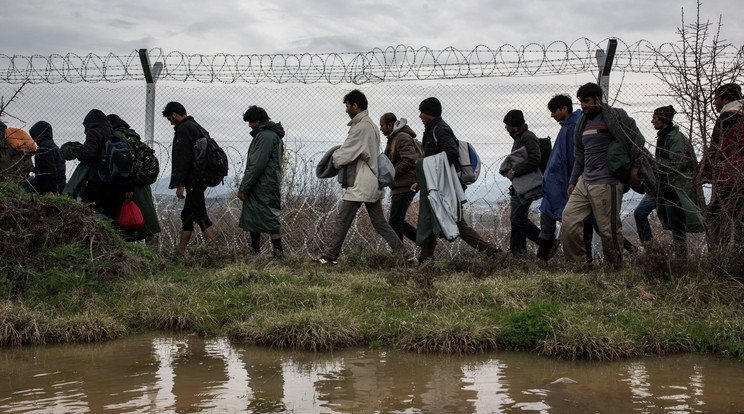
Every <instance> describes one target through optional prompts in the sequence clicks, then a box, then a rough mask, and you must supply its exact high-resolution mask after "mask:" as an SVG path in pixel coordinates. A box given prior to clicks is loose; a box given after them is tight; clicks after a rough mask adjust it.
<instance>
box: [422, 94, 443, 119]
mask: <svg viewBox="0 0 744 414" xmlns="http://www.w3.org/2000/svg"><path fill="white" fill-rule="evenodd" d="M419 112H420V113H419V118H421V122H423V123H424V125H426V124H428V123H429V122H431V121H432V120H434V119H436V118H439V117H440V116H442V103H441V102H439V99H437V98H435V97H433V96H432V97H430V98H426V99H424V100H423V101H421V103H420V104H419Z"/></svg>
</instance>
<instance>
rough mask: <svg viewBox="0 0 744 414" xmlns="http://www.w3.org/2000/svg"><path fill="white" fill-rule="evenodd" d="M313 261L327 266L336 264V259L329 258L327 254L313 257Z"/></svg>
mask: <svg viewBox="0 0 744 414" xmlns="http://www.w3.org/2000/svg"><path fill="white" fill-rule="evenodd" d="M312 262H313V263H317V264H321V265H328V266H336V265H337V264H338V261H337V260H336V259H331V258H330V257H328V256H325V255H324V256H320V258H318V259H313V260H312Z"/></svg>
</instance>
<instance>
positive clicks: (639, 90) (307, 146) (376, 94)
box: [0, 54, 685, 255]
mask: <svg viewBox="0 0 744 414" xmlns="http://www.w3.org/2000/svg"><path fill="white" fill-rule="evenodd" d="M564 56H565V57H564V60H566V63H564V64H563V65H558V66H556V64H555V61H554V60H551V62H553V63H551V65H550V67H549V68H548V69H549V70H547V73H546V71H545V70H541V69H540V68H537V69H535V70H532V71H531V72H528V73H526V74H521V75H517V76H513V75H514V74H515V73H516V70H515V71H512V72H508V71H507V72H506V73H505V74H503V75H501V74H496V75H494V73H493V71H491V72H489V73H488V75H484V76H483V77H477V76H473V75H472V73H473V71H472V70H471V72H470V74H471V75H468V76H463V77H462V78H461V79H455V78H454V77H453V78H448V77H447V76H446V75H447V72H446V71H445V72H442V73H441V74H439V75H436V76H434V75H432V76H430V77H431V79H430V80H406V79H405V78H403V80H401V79H400V77H397V78H396V79H394V80H393V81H384V80H380V79H375V81H374V82H372V81H368V80H365V81H363V82H349V80H350V78H344V77H343V76H340V79H341V80H338V79H335V78H334V80H333V81H331V80H328V79H326V80H325V81H323V80H322V79H323V78H322V77H321V78H319V80H316V81H314V82H312V83H299V82H297V83H292V84H289V83H283V82H280V81H277V80H272V79H271V78H270V77H264V78H262V79H261V80H259V81H257V82H255V83H250V82H246V81H242V82H239V81H234V82H225V81H219V80H218V79H216V78H214V77H213V78H212V80H211V81H205V80H204V79H197V78H195V77H194V76H192V77H188V76H187V77H185V78H184V79H183V80H178V79H176V78H175V77H174V76H166V77H165V78H163V79H162V80H161V81H159V82H158V83H157V92H156V100H155V102H156V104H155V108H156V111H157V112H156V118H155V123H154V137H153V138H154V143H153V147H154V149H155V151H156V153H157V155H158V158H159V160H160V163H161V172H160V177H159V179H158V181H157V182H156V183H155V184H153V185H152V192H153V195H154V198H155V202H156V204H157V210H158V212H159V218H160V223H161V227H162V232H161V233H160V235H159V248H160V249H173V248H174V247H175V246H176V245H177V244H178V234H179V232H180V224H181V223H180V215H179V214H180V211H181V208H182V203H183V201H182V200H178V199H177V198H176V197H175V190H172V189H168V183H169V179H170V169H171V162H170V157H171V143H172V139H173V127H172V126H171V125H170V124H169V123H168V121H167V120H165V119H164V118H162V117H161V116H160V110H162V108H163V107H164V106H165V104H166V103H167V102H168V101H178V102H181V103H183V104H184V106H185V107H186V109H187V111H188V113H189V115H192V116H194V118H195V119H196V120H197V121H198V122H199V123H200V124H201V125H202V126H204V127H205V128H206V129H207V130H209V131H210V134H211V136H212V137H213V138H215V139H216V140H217V142H218V143H219V144H220V145H221V146H222V147H223V148H224V149H225V151H226V152H227V154H228V157H229V159H230V174H229V176H228V177H227V179H226V181H225V185H223V186H219V187H215V188H210V189H209V190H208V191H207V197H208V201H207V203H208V208H209V214H210V218H211V219H212V221H213V222H214V223H215V230H216V234H217V236H218V238H219V240H220V241H221V242H222V243H224V244H225V245H226V246H241V245H243V244H244V243H245V242H246V241H245V235H244V234H243V233H242V231H241V230H240V229H239V228H238V227H237V222H238V217H239V215H240V207H241V205H240V201H239V200H238V199H237V197H236V189H237V184H238V183H239V181H240V179H241V177H242V173H243V167H242V166H243V163H244V162H245V158H246V155H247V151H248V147H249V145H250V140H251V138H250V135H249V132H250V128H249V127H248V125H247V123H244V122H243V120H242V114H243V112H244V111H245V110H246V109H247V108H248V106H249V105H258V106H261V107H263V108H265V109H266V110H267V112H268V114H269V116H270V117H271V118H272V120H274V121H277V122H281V123H282V125H283V126H284V128H285V130H286V132H287V135H286V137H285V138H284V141H285V145H286V162H285V169H284V186H283V191H282V198H283V200H282V232H283V239H284V242H285V245H286V247H285V249H287V251H288V252H289V253H291V254H317V253H318V252H321V251H323V250H325V243H326V242H327V241H329V240H330V234H329V232H330V229H331V227H332V222H333V220H334V217H335V213H336V209H337V207H338V205H339V201H340V198H341V195H342V194H343V193H342V190H341V188H340V186H339V185H338V184H337V183H336V182H335V180H319V179H317V178H316V177H315V165H316V163H317V161H318V160H319V159H320V157H321V156H322V155H323V154H324V153H325V152H326V151H327V150H328V149H329V148H330V147H332V146H334V145H337V144H340V143H341V142H343V140H344V139H345V138H346V135H347V132H348V126H347V123H348V121H349V118H348V116H347V114H346V113H345V106H344V104H343V102H342V98H343V96H344V95H345V94H346V93H347V92H348V91H350V90H351V89H355V88H358V89H360V90H361V91H362V92H364V93H365V94H366V95H367V98H368V100H369V108H368V110H369V114H370V116H371V118H372V119H373V120H374V121H377V120H378V119H379V117H380V116H381V115H382V114H383V113H385V112H393V113H395V114H396V115H397V116H398V117H399V118H400V117H403V118H407V119H408V121H409V124H410V125H411V127H412V128H413V129H414V131H416V132H417V133H418V134H422V133H423V125H422V124H421V122H420V120H419V119H418V114H419V111H418V105H419V103H420V102H421V100H423V99H424V98H427V97H429V96H436V97H438V98H439V100H440V101H441V102H442V107H443V113H442V117H443V118H444V119H445V120H446V121H447V122H448V123H449V124H450V126H452V128H453V130H454V132H455V134H456V136H457V137H458V138H459V139H462V140H466V141H469V142H471V143H472V144H473V145H474V146H475V148H476V149H477V150H478V152H479V155H480V157H481V159H482V162H483V168H482V172H481V176H480V179H479V180H478V182H477V183H476V184H474V185H472V186H470V187H469V188H468V190H467V196H468V204H466V208H465V214H466V219H467V220H468V221H469V222H470V223H471V224H472V226H473V228H475V229H476V230H477V231H479V232H481V233H482V234H483V235H484V236H485V237H486V238H487V239H489V240H490V241H491V242H493V243H495V244H496V245H499V246H502V247H505V246H508V238H509V232H510V226H509V202H508V199H509V195H508V187H509V184H510V183H509V181H508V180H507V179H506V178H504V177H502V176H500V175H499V174H498V168H499V165H500V164H501V162H502V161H503V159H504V157H505V156H506V155H508V153H509V152H510V149H511V145H512V139H511V137H510V136H509V135H508V133H507V132H506V131H505V129H504V124H503V121H502V120H503V117H504V115H505V114H506V113H507V112H508V111H509V110H511V109H521V110H522V111H523V112H524V116H525V119H526V122H527V124H528V125H529V128H530V130H532V131H533V132H534V133H535V134H537V135H538V136H541V137H545V136H552V137H554V136H555V135H556V134H557V132H558V129H559V125H558V124H557V123H556V122H555V121H554V120H553V119H552V118H550V114H549V111H548V110H547V102H548V100H549V99H550V98H551V97H552V96H554V95H555V94H568V95H569V96H571V97H572V98H573V99H574V101H575V100H576V99H575V94H576V90H577V89H578V87H579V86H580V85H582V84H584V83H586V82H593V81H596V65H595V66H593V65H592V64H590V62H589V63H586V62H585V64H584V65H583V66H581V67H580V68H579V69H571V70H568V69H566V68H568V67H569V66H568V64H569V63H570V62H574V60H572V59H571V58H570V56H569V54H564ZM6 58H7V57H6ZM16 58H17V57H16ZM283 59H284V61H285V62H286V61H287V59H286V57H283ZM579 60H581V59H579ZM619 60H620V61H623V59H619ZM582 61H586V59H583V60H582ZM625 61H626V63H624V64H623V65H624V66H623V68H624V69H623V71H620V72H616V73H613V75H612V81H613V83H612V84H611V87H610V92H609V95H610V102H611V103H612V104H614V105H615V106H618V107H622V108H624V109H626V110H627V111H628V113H629V114H630V115H631V116H632V117H634V118H635V120H636V122H637V123H638V125H639V127H640V129H641V131H642V132H643V133H644V135H645V137H646V140H647V143H648V145H649V149H650V151H651V153H653V152H654V149H653V147H652V146H653V144H654V143H655V135H656V132H655V130H654V129H653V127H652V126H651V123H650V121H651V114H652V112H653V109H654V108H656V107H659V106H663V105H668V104H674V99H673V97H672V96H671V94H670V91H669V90H668V89H667V88H666V86H665V85H664V84H663V83H662V82H660V81H659V80H657V79H656V78H655V77H654V76H653V74H649V73H645V72H649V71H650V70H648V68H647V67H646V66H643V65H641V64H639V65H640V66H643V67H646V69H644V70H643V71H634V70H632V69H633V68H634V66H633V64H632V59H631V58H626V60H625ZM2 62H3V57H2V56H0V63H2ZM256 62H259V63H261V62H264V60H261V59H258V60H256ZM254 63H255V62H254ZM211 64H213V63H211ZM458 64H459V65H461V64H462V63H461V62H460V63H458ZM512 64H513V65H516V66H517V67H521V66H520V65H523V63H520V62H519V59H517V61H515V62H513V63H512ZM478 65H479V67H481V66H483V65H484V64H483V63H482V62H480V61H479V62H478ZM570 67H571V68H573V67H574V66H570ZM556 68H558V69H556ZM561 68H563V69H561ZM274 69H276V68H274ZM560 72H568V73H564V74H561V73H560ZM4 80H5V82H4V83H0V95H2V96H3V97H5V98H6V99H7V97H9V96H11V95H12V94H13V92H14V91H15V90H16V89H17V88H18V87H19V85H18V83H17V81H18V80H17V79H16V80H13V79H11V78H10V75H6V77H5V79H4ZM0 82H2V81H0ZM358 83H363V84H362V85H359V84H358ZM145 89H146V87H145V83H144V82H143V81H142V80H141V78H140V79H132V76H122V78H121V79H117V80H116V81H114V82H112V81H107V80H106V79H99V80H98V81H97V82H78V83H74V82H71V81H66V82H65V81H59V82H54V81H52V80H50V79H47V80H46V81H38V82H32V83H30V84H27V85H25V87H24V88H23V89H22V91H21V94H20V95H19V96H18V97H17V98H16V99H15V100H14V102H13V103H12V104H11V105H9V106H8V107H7V108H6V109H5V112H4V114H3V121H4V122H5V123H6V124H8V126H12V127H19V128H22V129H26V130H28V128H30V126H31V125H33V124H34V123H35V122H37V121H40V120H44V121H47V122H49V123H50V124H51V125H52V126H53V127H54V137H55V142H56V143H57V144H58V145H61V144H63V143H65V142H69V141H79V142H82V141H83V140H84V133H83V125H82V121H83V118H84V117H85V115H86V114H87V112H88V111H89V110H90V109H93V108H97V109H100V110H102V111H103V112H105V113H107V114H110V113H116V114H118V115H119V116H120V117H121V118H122V119H124V120H125V121H127V122H128V123H129V124H130V125H131V126H132V128H134V129H135V130H138V131H140V133H141V134H142V131H144V130H145ZM574 109H578V103H575V104H574ZM684 116H685V114H679V115H678V118H683V117H684ZM676 120H677V119H676ZM678 121H679V123H680V124H682V125H684V124H685V122H684V121H683V119H678ZM382 142H383V145H384V142H385V140H384V136H383V137H382ZM75 166H76V163H75V162H68V166H67V167H68V170H67V171H68V176H69V175H70V174H71V172H72V170H73V169H74V168H75ZM640 198H641V196H640V195H638V194H635V193H633V192H632V191H631V192H629V193H628V194H626V197H625V201H624V213H623V214H624V217H626V216H628V214H629V213H630V212H632V210H633V207H634V205H635V203H637V202H638V201H639V200H640ZM386 200H387V199H386ZM417 200H418V196H417V198H416V199H415V201H414V204H413V205H412V206H411V208H410V210H409V213H408V221H409V222H411V223H415V222H416V215H417V210H418V209H417ZM539 204H540V202H539V201H536V202H533V204H532V207H533V208H532V218H533V220H534V221H535V222H538V218H537V217H538V211H537V208H538V206H539ZM385 208H387V203H385ZM630 222H631V223H632V220H631V221H630ZM629 224H630V223H626V226H624V229H625V231H626V234H627V235H628V237H629V238H631V239H633V238H637V236H636V235H635V231H634V229H633V226H632V225H629ZM659 232H660V226H658V225H657V226H656V227H655V233H656V235H657V236H658V235H659ZM197 233H199V232H197ZM267 243H268V241H267ZM406 243H408V242H406ZM358 247H363V248H364V249H367V250H383V251H384V250H385V249H387V246H386V245H385V243H384V241H383V240H382V238H380V237H379V236H378V235H377V234H376V233H375V232H374V230H373V229H372V227H371V224H370V222H369V219H368V218H367V217H366V213H362V214H359V216H358V217H357V219H356V220H355V221H354V224H353V226H352V228H351V230H350V232H349V236H348V237H347V242H346V243H345V250H348V249H353V248H358ZM442 247H444V246H442ZM461 247H462V244H461V243H460V242H456V243H452V244H450V245H449V250H447V249H445V248H440V250H441V251H443V252H445V253H440V254H450V255H452V254H457V252H458V251H459V249H460V248H461Z"/></svg>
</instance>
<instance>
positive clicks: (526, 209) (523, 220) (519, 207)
mask: <svg viewBox="0 0 744 414" xmlns="http://www.w3.org/2000/svg"><path fill="white" fill-rule="evenodd" d="M504 128H505V129H506V131H507V132H508V133H509V135H511V137H512V139H513V140H514V144H512V148H511V152H512V153H514V151H517V150H519V149H520V148H523V147H524V148H525V149H526V150H527V159H526V160H525V161H524V162H521V163H519V164H517V165H514V166H513V167H512V169H511V170H510V171H508V172H507V173H506V178H508V179H509V180H510V181H513V180H514V178H515V177H519V176H520V175H525V174H528V173H531V172H533V171H535V170H537V169H538V168H540V157H541V153H540V144H539V143H538V142H537V137H536V136H535V134H533V133H532V131H530V130H529V129H528V127H527V124H526V123H525V122H524V115H523V114H522V111H520V110H518V109H512V110H511V111H509V112H508V113H507V114H506V116H504ZM510 193H511V216H510V219H511V235H510V237H509V250H511V252H512V254H514V255H521V254H522V253H524V252H525V251H527V239H530V240H531V241H533V242H534V243H536V244H539V241H540V240H539V236H540V229H539V228H538V227H537V226H536V225H535V224H534V223H533V222H532V221H530V219H529V214H530V205H531V204H532V201H533V200H522V199H521V198H520V194H517V193H516V191H514V187H511V188H510Z"/></svg>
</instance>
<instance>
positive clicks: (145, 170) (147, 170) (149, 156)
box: [116, 128, 160, 185]
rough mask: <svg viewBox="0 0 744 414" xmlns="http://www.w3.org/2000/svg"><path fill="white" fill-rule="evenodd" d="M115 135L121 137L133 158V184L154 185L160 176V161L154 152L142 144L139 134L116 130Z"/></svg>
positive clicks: (126, 129) (120, 129)
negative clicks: (127, 145)
mask: <svg viewBox="0 0 744 414" xmlns="http://www.w3.org/2000/svg"><path fill="white" fill-rule="evenodd" d="M116 133H117V134H119V135H121V136H123V137H124V138H126V140H127V144H129V151H131V152H132V155H133V156H134V168H133V177H132V178H133V182H134V184H137V185H150V184H153V183H155V181H157V179H158V174H160V161H158V157H157V156H156V155H155V150H153V149H152V148H150V146H148V145H147V144H145V143H144V142H142V138H140V136H139V134H138V133H137V132H135V131H134V130H132V129H128V128H118V129H117V130H116Z"/></svg>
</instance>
